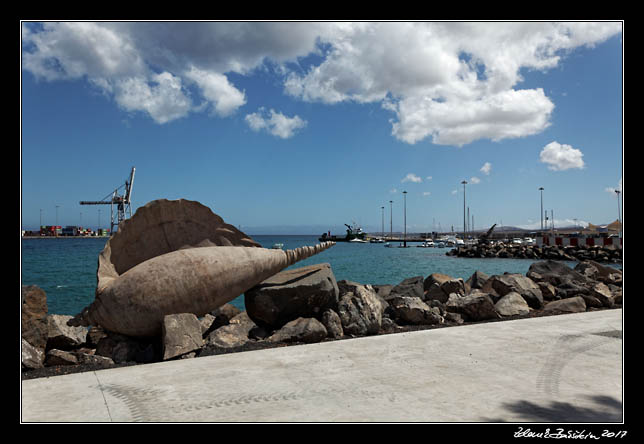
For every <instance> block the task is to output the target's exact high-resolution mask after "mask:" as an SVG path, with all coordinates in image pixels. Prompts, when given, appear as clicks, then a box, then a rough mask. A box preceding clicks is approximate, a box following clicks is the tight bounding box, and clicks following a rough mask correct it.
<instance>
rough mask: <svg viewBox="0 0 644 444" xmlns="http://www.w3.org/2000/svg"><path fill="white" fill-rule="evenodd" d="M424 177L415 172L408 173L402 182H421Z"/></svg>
mask: <svg viewBox="0 0 644 444" xmlns="http://www.w3.org/2000/svg"><path fill="white" fill-rule="evenodd" d="M422 181H423V179H421V178H420V177H419V176H417V175H415V174H414V173H408V174H407V175H406V176H405V177H403V179H402V180H401V181H400V182H401V183H405V182H414V183H421V182H422Z"/></svg>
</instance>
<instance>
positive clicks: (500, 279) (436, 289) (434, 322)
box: [22, 260, 623, 378]
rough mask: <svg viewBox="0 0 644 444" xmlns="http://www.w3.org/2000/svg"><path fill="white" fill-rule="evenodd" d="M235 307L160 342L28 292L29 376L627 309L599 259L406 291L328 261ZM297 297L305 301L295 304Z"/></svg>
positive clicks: (413, 285) (614, 277)
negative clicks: (86, 321)
mask: <svg viewBox="0 0 644 444" xmlns="http://www.w3.org/2000/svg"><path fill="white" fill-rule="evenodd" d="M281 273H283V274H282V275H281V276H280V275H279V273H278V275H275V276H273V277H271V278H270V279H267V280H266V281H265V282H263V283H261V284H259V285H257V286H256V287H254V288H253V289H251V290H249V291H248V292H247V293H246V295H245V299H246V304H247V305H246V306H247V307H248V309H247V311H241V310H239V309H238V308H236V307H234V306H233V305H231V304H226V305H224V306H221V307H218V308H217V309H215V310H213V311H211V312H210V313H208V314H206V315H204V316H202V317H197V316H195V315H194V314H192V313H176V314H170V315H166V316H165V317H164V319H163V324H162V326H161V327H160V331H161V333H160V335H158V336H156V337H130V336H125V335H122V334H118V333H114V332H110V331H107V330H104V329H103V328H101V327H96V326H92V327H91V328H89V329H87V328H85V327H72V326H69V325H68V324H67V320H68V319H69V318H70V316H63V315H56V314H48V313H47V309H46V294H45V292H44V291H42V290H41V289H39V288H38V287H36V286H23V287H22V293H23V305H22V310H23V311H22V314H23V316H22V369H23V378H34V377H42V376H52V375H57V374H65V373H73V372H80V371H90V370H96V369H98V368H107V367H114V366H122V365H133V364H137V363H150V362H159V361H165V360H171V359H186V358H194V357H199V356H208V355H214V354H222V353H231V352H238V351H249V350H258V349H265V348H271V347H281V346H286V345H291V344H305V343H312V342H320V341H330V340H337V339H346V338H355V337H361V336H368V335H376V334H388V333H396V332H404V331H411V330H418V329H425V328H440V327H449V326H455V325H460V324H463V323H470V322H482V321H502V320H505V319H517V318H521V317H533V316H544V315H551V314H561V313H570V312H580V311H587V310H597V309H607V308H614V307H621V305H622V300H623V296H622V272H621V270H617V269H615V268H613V267H608V266H604V265H601V264H599V263H597V262H594V261H585V262H581V263H579V264H577V266H576V267H575V268H574V269H573V268H570V267H568V266H567V265H565V264H564V263H561V262H557V261H552V260H547V261H540V262H535V263H533V264H532V265H531V266H530V269H529V270H528V272H527V273H526V275H522V274H509V273H505V274H502V275H492V276H488V275H486V274H485V273H482V272H480V271H477V272H475V273H474V274H472V276H470V277H469V278H467V279H463V278H454V277H452V276H448V275H445V274H440V273H431V274H429V275H428V276H412V277H410V278H407V279H405V280H403V281H402V282H400V283H399V284H398V285H370V284H362V283H357V282H351V281H347V280H342V281H338V282H336V280H335V277H334V275H333V272H332V270H331V267H330V265H329V264H317V265H312V266H308V267H302V268H301V269H295V270H287V271H282V272H281ZM290 300H294V301H296V302H297V303H294V304H289V303H288V301H290Z"/></svg>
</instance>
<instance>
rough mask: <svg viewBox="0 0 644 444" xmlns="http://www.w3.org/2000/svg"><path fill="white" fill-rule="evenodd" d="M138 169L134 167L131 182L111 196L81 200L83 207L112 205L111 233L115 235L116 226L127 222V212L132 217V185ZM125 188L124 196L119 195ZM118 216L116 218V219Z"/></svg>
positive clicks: (126, 182)
mask: <svg viewBox="0 0 644 444" xmlns="http://www.w3.org/2000/svg"><path fill="white" fill-rule="evenodd" d="M135 170H136V168H134V167H132V171H131V172H130V180H129V181H127V180H126V181H125V185H121V186H120V187H118V188H117V189H115V190H114V191H112V192H111V193H110V194H108V195H107V196H105V197H104V198H103V199H102V200H81V201H80V202H79V203H80V204H81V205H111V225H110V232H111V233H112V234H114V226H115V225H119V224H120V223H121V222H122V221H124V220H125V212H126V211H127V212H128V213H129V217H132V206H131V202H132V184H133V183H134V172H135ZM123 187H125V192H124V195H123V196H121V195H119V194H118V191H119V189H121V188H123ZM115 204H116V215H115V214H114V205H115ZM115 216H116V217H115Z"/></svg>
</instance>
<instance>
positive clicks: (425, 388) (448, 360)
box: [21, 309, 623, 423]
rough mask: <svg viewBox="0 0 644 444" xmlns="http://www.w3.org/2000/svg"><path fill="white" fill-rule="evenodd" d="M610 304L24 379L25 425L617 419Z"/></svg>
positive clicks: (618, 331) (618, 353)
mask: <svg viewBox="0 0 644 444" xmlns="http://www.w3.org/2000/svg"><path fill="white" fill-rule="evenodd" d="M622 358H623V355H622V310H621V309H617V310H606V311H599V312H588V313H579V314H568V315H560V316H550V317H543V318H534V319H524V320H516V321H504V322H496V323H487V324H479V325H469V326H460V327H451V328H444V329H437V330H426V331H421V332H413V333H401V334H392V335H386V336H374V337H367V338H357V339H350V340H342V341H335V342H326V343H319V344H311V345H303V346H294V347H288V348H277V349H270V350H262V351H252V352H244V353H237V354H229V355H220V356H211V357H203V358H197V359H187V360H181V361H171V362H164V363H156V364H148V365H139V366H135V367H124V368H117V369H107V370H100V371H96V372H88V373H84V374H74V375H65V376H56V377H51V378H41V379H35V380H26V381H23V382H22V393H21V395H22V418H21V419H22V421H23V422H36V421H38V422H40V421H44V422H75V421H80V422H103V421H114V422H132V421H152V422H166V421H170V422H240V421H241V422H340V421H343V422H344V421H348V422H363V421H368V422H399V421H401V422H417V421H421V422H515V423H516V422H530V423H533V422H545V423H549V422H573V423H579V422H591V423H595V422H596V423H606V422H621V421H622V394H623V387H622Z"/></svg>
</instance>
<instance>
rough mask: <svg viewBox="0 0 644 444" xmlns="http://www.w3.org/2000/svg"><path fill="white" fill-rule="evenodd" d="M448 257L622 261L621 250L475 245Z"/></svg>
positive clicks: (451, 251)
mask: <svg viewBox="0 0 644 444" xmlns="http://www.w3.org/2000/svg"><path fill="white" fill-rule="evenodd" d="M446 255H447V256H458V257H471V258H486V257H492V258H514V259H552V260H565V261H588V260H591V261H595V262H603V263H619V262H621V261H622V249H621V248H606V247H600V246H591V247H579V246H560V245H544V246H537V245H512V244H494V245H486V244H475V245H466V246H459V247H457V248H454V249H452V250H450V251H448V252H447V253H446Z"/></svg>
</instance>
